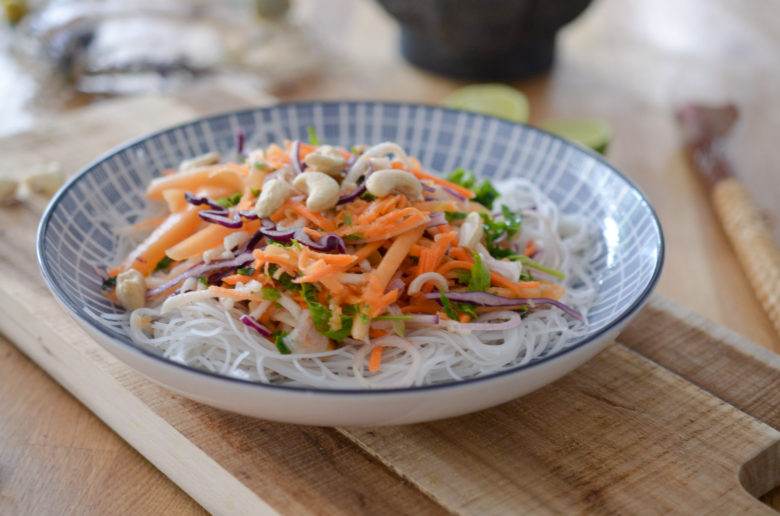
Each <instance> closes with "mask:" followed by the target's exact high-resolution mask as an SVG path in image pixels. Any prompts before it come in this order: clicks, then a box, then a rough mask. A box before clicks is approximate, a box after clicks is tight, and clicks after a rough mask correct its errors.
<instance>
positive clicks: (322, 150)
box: [303, 145, 347, 177]
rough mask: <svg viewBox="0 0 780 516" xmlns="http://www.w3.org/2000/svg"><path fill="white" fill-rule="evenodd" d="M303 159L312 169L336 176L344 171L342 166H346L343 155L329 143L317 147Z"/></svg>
mask: <svg viewBox="0 0 780 516" xmlns="http://www.w3.org/2000/svg"><path fill="white" fill-rule="evenodd" d="M303 161H304V163H306V164H307V165H309V167H311V168H312V170H316V171H317V172H324V173H326V174H328V175H329V176H336V177H338V176H340V175H341V173H342V172H344V167H346V166H347V160H346V159H344V156H342V155H341V153H340V152H339V151H338V150H336V149H335V148H333V147H331V146H330V145H323V146H322V147H319V148H318V149H317V150H315V151H314V152H312V153H310V154H308V155H307V156H306V158H304V160H303Z"/></svg>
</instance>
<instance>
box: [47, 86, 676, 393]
mask: <svg viewBox="0 0 780 516" xmlns="http://www.w3.org/2000/svg"><path fill="white" fill-rule="evenodd" d="M344 104H346V105H355V106H357V105H376V106H396V107H402V106H411V107H416V108H425V109H433V110H442V111H448V112H455V113H464V112H466V113H469V114H470V115H473V116H475V117H483V118H487V119H496V120H499V121H501V122H504V123H506V124H509V125H517V126H522V127H524V128H525V129H527V130H530V131H531V132H537V133H542V134H544V135H546V136H547V137H551V138H553V139H554V140H558V141H559V142H561V143H563V144H564V145H566V146H569V147H573V148H574V149H575V150H576V151H579V152H583V153H585V154H588V155H589V156H590V157H592V158H593V159H595V160H596V161H597V162H599V163H600V164H601V165H602V166H604V167H606V168H607V169H608V170H609V171H610V172H611V173H613V174H615V175H617V176H618V177H619V178H620V179H621V180H623V181H624V182H625V183H626V184H627V185H628V187H630V188H631V189H633V190H634V191H635V192H636V193H637V194H638V195H639V198H640V200H641V202H642V203H643V204H644V205H645V206H646V207H647V209H648V211H649V213H650V216H651V220H652V222H653V223H654V226H655V229H656V235H657V239H658V254H657V259H656V262H655V268H654V270H653V274H652V276H651V278H650V281H649V282H648V283H647V284H646V285H645V287H644V289H643V290H642V292H641V294H640V295H639V296H637V297H636V299H634V301H633V302H632V303H631V304H630V305H629V306H628V308H626V309H624V310H623V311H622V312H621V313H620V314H619V315H618V316H617V317H615V318H614V319H613V320H612V321H610V322H609V323H608V324H607V325H606V326H604V327H603V328H601V329H599V330H598V331H596V332H595V333H593V334H591V335H588V336H587V337H585V338H584V339H582V340H581V341H580V342H577V343H576V344H574V345H572V346H569V347H568V348H565V349H563V350H561V351H559V352H557V353H555V354H553V355H548V356H545V357H543V358H540V359H538V360H535V361H532V362H530V363H527V364H523V365H519V366H515V367H512V368H509V369H505V370H502V371H497V372H495V373H491V374H488V375H485V376H476V377H471V378H465V379H463V380H460V381H453V382H446V383H438V384H431V385H413V386H410V387H391V388H376V389H344V388H339V389H324V388H318V387H306V386H297V385H278V384H272V383H262V382H256V381H252V380H246V379H243V378H235V377H232V376H225V375H222V374H219V373H214V372H211V371H206V370H203V369H197V368H194V367H191V366H188V365H186V364H181V363H178V362H174V361H172V360H169V359H167V358H165V357H163V356H162V355H159V354H156V353H154V352H152V351H149V350H146V349H143V348H141V347H138V346H136V345H134V344H132V343H128V342H124V341H123V340H120V339H116V338H115V336H114V335H111V334H109V333H108V332H107V331H105V329H104V328H102V327H100V326H97V325H95V324H94V323H93V321H92V320H91V319H89V318H87V317H85V316H84V315H82V314H81V313H80V311H78V310H75V309H74V307H72V306H70V305H71V303H70V302H69V301H68V300H67V297H66V296H65V293H64V292H63V290H62V289H61V288H60V286H59V284H58V283H57V282H56V281H55V279H54V277H53V274H52V272H51V270H50V268H49V265H48V264H47V262H46V261H45V260H44V249H45V247H46V244H45V241H46V233H47V231H48V230H49V220H50V219H51V217H52V215H53V213H54V211H55V209H56V207H57V206H58V204H59V202H60V199H61V198H62V197H64V196H65V194H66V193H67V192H68V190H70V188H72V187H73V186H74V185H75V184H76V183H77V182H78V181H79V180H80V179H81V178H82V177H84V176H85V175H87V174H88V173H89V172H90V171H91V170H92V169H94V168H95V167H97V166H98V165H100V164H101V163H103V162H104V161H106V160H107V159H109V158H111V157H112V156H114V155H116V154H118V153H120V152H123V151H125V150H127V149H129V148H130V147H133V146H135V145H138V144H139V143H141V142H144V141H146V140H151V139H153V138H157V137H159V136H161V135H163V134H166V133H169V132H171V131H175V130H177V129H182V128H184V127H187V126H190V125H193V124H196V123H203V122H206V121H209V120H213V119H217V118H227V117H237V116H239V115H241V114H245V113H255V112H258V111H270V110H275V109H282V108H285V107H291V106H299V107H303V106H316V105H320V106H327V105H344ZM35 248H36V258H37V261H38V266H39V268H40V269H41V274H42V276H43V279H44V281H45V282H46V285H47V286H48V287H49V289H50V290H51V291H52V293H53V294H54V295H55V296H56V297H57V300H58V301H59V302H60V303H61V304H62V305H63V306H65V307H66V308H67V309H68V312H70V313H71V315H72V316H75V317H76V318H78V319H79V320H80V322H82V323H86V324H88V325H89V326H90V327H91V328H92V329H94V330H96V331H98V332H100V333H101V334H103V336H104V337H106V338H108V339H110V340H111V341H112V342H114V343H115V344H119V345H121V346H123V347H125V348H126V349H127V350H129V351H131V352H135V353H139V354H141V355H142V358H151V359H153V360H156V361H158V362H160V363H162V364H163V365H164V366H173V367H176V368H179V369H180V370H181V371H182V372H186V373H193V374H196V375H203V376H205V377H207V378H208V379H210V380H218V381H227V382H230V383H232V384H233V385H234V386H236V387H244V388H253V387H256V388H261V389H271V390H275V391H279V392H281V393H288V394H294V393H298V394H303V395H306V396H311V395H317V396H331V395H336V396H339V395H340V396H343V395H351V396H377V395H381V396H391V395H399V394H417V393H423V392H431V391H440V390H444V389H454V388H460V387H463V386H466V385H474V384H476V383H481V382H487V381H492V380H496V379H498V378H503V377H506V376H509V375H513V374H517V373H520V372H522V371H526V370H529V369H531V368H533V367H536V366H539V365H541V364H545V363H547V362H550V361H552V360H555V359H558V358H560V357H563V356H565V355H568V354H569V353H572V352H574V351H577V350H580V349H582V348H584V347H585V346H587V345H589V344H593V343H594V342H596V341H598V340H599V339H600V338H602V337H604V336H605V335H607V334H608V333H609V332H610V331H612V330H614V329H615V328H617V327H620V326H621V324H623V323H624V322H627V321H628V320H630V318H631V317H633V315H634V314H635V313H636V312H637V311H638V310H639V309H640V308H641V307H642V306H643V305H644V304H645V303H646V302H647V300H648V298H649V296H650V294H651V293H652V292H653V290H654V289H655V287H656V285H657V284H658V280H659V278H660V275H661V271H662V269H663V265H664V260H665V253H666V247H665V241H664V235H663V230H662V227H661V222H660V220H659V218H658V215H657V213H656V212H655V209H654V208H653V206H652V204H650V202H649V200H648V199H647V196H646V195H645V194H644V192H642V190H641V189H640V188H639V187H638V186H637V185H636V184H635V183H634V182H633V181H632V180H631V179H630V178H628V177H627V176H626V175H625V174H623V173H622V172H620V171H619V170H618V169H617V168H615V167H614V166H612V165H611V164H610V163H609V162H607V161H606V159H605V158H604V157H603V156H602V155H600V154H598V153H596V152H595V151H593V150H591V149H589V148H586V147H583V146H581V145H577V144H575V143H572V142H570V141H568V140H566V139H564V138H561V137H560V136H557V135H555V134H552V133H549V132H547V131H545V130H543V129H540V128H538V127H534V126H532V125H528V124H523V123H518V122H513V121H511V120H507V119H504V118H500V117H495V116H491V115H484V114H481V113H474V112H467V111H463V110H458V109H451V108H447V107H444V106H439V105H436V104H425V103H415V102H392V101H382V100H312V101H302V102H280V103H276V104H273V105H270V106H256V107H252V108H245V109H238V110H231V111H225V112H221V113H216V114H213V115H208V116H203V117H197V118H194V119H191V120H188V121H186V122H182V123H179V124H175V125H172V126H169V127H166V128H163V129H159V130H157V131H154V132H151V133H147V134H144V135H141V136H139V137H136V138H132V139H130V140H128V141H126V142H124V143H121V144H119V145H118V146H116V147H114V148H112V149H109V150H108V151H106V152H104V153H103V154H102V155H100V156H99V157H97V158H96V159H94V160H92V161H91V162H89V163H88V164H87V165H86V166H84V167H82V168H81V170H79V171H78V172H77V173H76V174H74V175H73V177H71V178H70V179H69V180H68V181H67V182H66V183H65V185H63V187H62V188H61V189H60V190H59V191H58V192H57V193H56V194H55V195H54V197H53V198H52V199H51V201H50V202H49V204H48V205H47V207H46V210H45V211H44V213H43V215H42V217H41V221H40V223H39V224H38V230H37V234H36V245H35Z"/></svg>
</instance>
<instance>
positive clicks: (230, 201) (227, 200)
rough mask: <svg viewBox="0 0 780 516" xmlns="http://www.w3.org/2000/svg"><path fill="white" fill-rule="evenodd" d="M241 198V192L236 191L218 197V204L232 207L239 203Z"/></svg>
mask: <svg viewBox="0 0 780 516" xmlns="http://www.w3.org/2000/svg"><path fill="white" fill-rule="evenodd" d="M240 200H241V193H240V192H236V193H234V194H233V195H231V196H230V197H222V198H220V199H217V204H219V205H220V206H222V207H223V208H231V207H233V206H235V205H236V204H238V203H239V201H240Z"/></svg>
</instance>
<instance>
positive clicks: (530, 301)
mask: <svg viewBox="0 0 780 516" xmlns="http://www.w3.org/2000/svg"><path fill="white" fill-rule="evenodd" d="M440 295H441V294H440V293H438V292H427V293H424V294H423V296H425V298H426V299H433V300H434V301H439V302H441V298H440ZM444 296H445V297H446V298H447V299H449V300H450V301H453V302H455V303H468V304H470V305H477V306H491V307H497V306H519V305H529V306H535V305H553V306H555V307H557V308H559V309H561V310H563V311H564V312H566V313H567V314H569V315H570V316H572V317H574V318H575V319H577V320H578V321H581V322H585V318H584V317H583V316H582V314H581V313H579V312H578V311H577V310H575V309H573V308H571V307H570V306H567V305H565V304H563V303H561V302H560V301H558V300H556V299H551V298H549V297H529V298H513V297H503V296H497V295H495V294H489V293H487V292H445V293H444Z"/></svg>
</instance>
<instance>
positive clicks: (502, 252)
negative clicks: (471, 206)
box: [479, 205, 522, 258]
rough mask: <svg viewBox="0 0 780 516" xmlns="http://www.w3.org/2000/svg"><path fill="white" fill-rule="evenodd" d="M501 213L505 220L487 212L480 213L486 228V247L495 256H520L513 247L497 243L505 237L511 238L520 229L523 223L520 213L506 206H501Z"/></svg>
mask: <svg viewBox="0 0 780 516" xmlns="http://www.w3.org/2000/svg"><path fill="white" fill-rule="evenodd" d="M501 213H502V214H503V216H504V220H495V219H494V218H493V217H491V216H490V215H489V214H487V213H480V214H479V215H480V216H481V217H482V223H483V224H482V226H483V228H484V229H485V244H486V245H485V247H486V248H487V250H488V252H489V253H490V255H491V256H493V257H494V258H510V257H513V256H518V255H517V253H515V252H514V251H512V250H511V249H507V248H505V247H500V246H499V245H497V244H496V242H499V241H501V240H503V239H504V238H507V239H508V238H511V237H513V236H514V235H515V234H517V232H518V231H519V230H520V225H521V223H522V220H521V217H520V214H519V213H514V212H513V211H512V210H510V209H509V208H507V207H506V206H503V205H502V206H501Z"/></svg>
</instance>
